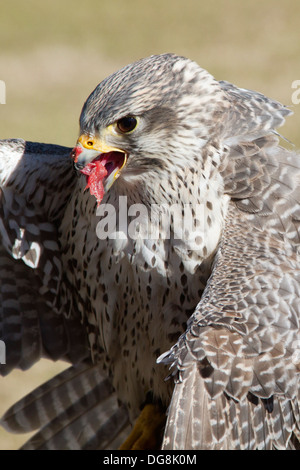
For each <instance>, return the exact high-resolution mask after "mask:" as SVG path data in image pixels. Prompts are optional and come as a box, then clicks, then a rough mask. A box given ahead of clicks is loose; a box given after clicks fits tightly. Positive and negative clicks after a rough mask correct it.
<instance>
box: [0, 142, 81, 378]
mask: <svg viewBox="0 0 300 470" xmlns="http://www.w3.org/2000/svg"><path fill="white" fill-rule="evenodd" d="M69 153H70V149H68V148H65V147H60V146H56V145H48V144H38V143H31V142H25V141H23V140H19V139H15V140H7V141H1V143H0V198H1V205H0V240H1V245H0V246H1V248H0V256H1V267H0V292H1V310H0V338H1V340H2V341H4V343H5V346H6V365H1V367H0V373H1V374H6V373H8V372H9V371H10V370H11V369H12V368H14V367H19V368H21V369H26V368H28V367H30V366H31V365H32V364H33V363H34V362H35V361H36V360H38V359H39V358H40V357H49V358H51V359H54V360H56V359H68V360H70V361H76V360H78V359H79V358H82V357H84V356H86V355H87V351H88V350H87V341H86V338H85V333H84V329H83V328H82V326H81V324H80V319H79V315H78V314H77V312H76V311H73V312H72V313H71V315H69V317H68V318H67V316H66V315H65V313H69V312H63V311H62V306H61V305H60V302H59V292H60V290H61V288H62V283H63V276H62V266H61V259H60V246H59V240H58V230H59V225H60V220H61V217H62V214H63V212H64V209H65V206H66V204H67V202H68V199H69V197H70V194H71V191H72V190H73V188H74V185H75V184H76V178H74V173H73V169H72V164H71V159H70V158H69Z"/></svg>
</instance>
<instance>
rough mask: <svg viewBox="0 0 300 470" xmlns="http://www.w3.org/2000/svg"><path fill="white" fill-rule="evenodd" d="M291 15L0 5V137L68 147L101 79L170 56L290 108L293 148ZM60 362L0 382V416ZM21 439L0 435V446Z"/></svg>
mask: <svg viewBox="0 0 300 470" xmlns="http://www.w3.org/2000/svg"><path fill="white" fill-rule="evenodd" d="M299 18H300V2H298V0H285V1H284V2H283V1H279V0H245V1H243V2H241V1H240V0H215V1H212V2H202V1H199V0H187V1H186V2H182V0H163V1H161V0H159V1H158V0H152V1H151V2H141V1H137V0H127V1H126V2H125V1H124V0H85V1H84V2H79V1H78V0H73V1H71V0H60V1H58V0H52V1H51V2H41V1H38V0H26V2H25V1H24V0H11V1H10V2H2V5H1V9H0V80H3V81H4V82H5V84H6V104H3V105H2V104H1V105H0V138H10V137H23V138H25V139H27V140H34V141H43V142H52V143H57V144H61V145H67V146H72V145H73V144H74V143H75V141H76V138H77V132H78V117H79V113H80V110H81V107H82V104H83V102H84V100H85V99H86V98H87V96H88V94H89V93H90V92H91V91H92V90H93V89H94V88H95V86H96V85H97V84H98V83H99V82H100V81H101V80H102V79H103V78H105V76H107V75H108V74H110V73H112V72H114V71H115V70H117V69H118V68H120V67H121V66H123V65H126V64H127V63H129V62H132V61H134V60H137V59H139V58H141V57H145V56H148V55H151V54H158V53H163V52H175V53H177V54H181V55H185V56H188V57H189V58H191V59H193V60H195V61H197V62H198V63H199V64H200V65H201V66H202V67H203V68H205V69H207V70H209V72H211V73H212V74H213V75H214V76H215V77H216V78H217V79H220V80H221V79H222V80H228V81H231V82H233V83H235V84H236V85H238V86H241V87H243V88H250V89H255V90H258V91H261V92H262V93H264V94H266V95H268V96H270V97H272V98H275V99H277V100H279V101H281V102H283V103H284V104H286V105H288V106H292V109H293V111H294V116H293V117H291V118H289V119H288V122H287V124H286V126H285V127H284V128H283V129H281V130H280V132H281V133H282V134H283V135H284V136H285V137H286V138H287V139H289V140H290V141H292V142H294V144H295V145H296V147H300V132H299V127H300V126H299V124H300V104H297V103H294V104H293V102H292V95H293V93H295V92H296V90H295V89H293V88H292V83H293V82H294V81H295V80H300V61H299V57H300V37H299V36H300V33H299ZM298 88H300V87H299V86H298ZM294 97H295V98H298V99H299V98H300V92H299V93H298V94H297V93H296V94H295V95H294ZM0 339H1V338H0ZM62 366H63V367H65V364H64V365H62V364H61V363H60V364H52V363H50V362H48V361H42V362H40V363H39V364H38V365H37V366H35V367H34V368H33V369H31V370H30V371H27V372H26V373H24V372H20V371H16V372H13V373H12V374H11V375H10V376H8V377H5V378H0V415H1V414H2V413H3V412H4V411H5V410H6V409H7V407H8V406H9V405H10V404H12V403H13V402H14V401H15V400H16V399H17V398H20V397H21V396H23V395H24V394H25V393H26V392H28V391H29V390H30V389H32V388H33V387H34V386H36V385H38V384H39V383H41V382H43V381H44V380H46V379H47V378H48V377H49V376H51V375H54V374H55V373H56V371H57V370H58V369H60V368H61V367H62ZM0 367H1V365H0ZM23 441H24V437H21V438H20V437H19V436H17V437H16V436H11V435H9V434H7V433H5V431H2V430H0V449H15V448H18V446H19V445H20V443H21V442H23Z"/></svg>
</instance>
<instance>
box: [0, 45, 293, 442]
mask: <svg viewBox="0 0 300 470" xmlns="http://www.w3.org/2000/svg"><path fill="white" fill-rule="evenodd" d="M289 114H290V111H289V110H288V109H287V108H286V107H285V106H283V105H281V104H280V103H278V102H275V101H273V100H271V99H269V98H266V97H265V96H264V95H262V94H260V93H257V92H253V91H249V90H243V89H239V88H237V87H235V86H234V85H231V84H229V83H227V82H218V81H217V80H215V79H214V78H213V77H212V76H211V75H210V74H209V73H208V72H206V71H204V70H203V69H201V68H200V67H199V66H198V65H197V64H196V63H194V62H192V61H189V60H188V59H185V58H182V57H177V56H175V55H172V54H165V55H161V56H152V57H150V58H147V59H143V60H141V61H139V62H137V63H135V64H132V65H129V66H127V67H125V68H124V69H122V70H120V71H118V72H116V73H115V74H113V75H111V76H110V77H108V78H107V79H106V80H104V81H103V82H102V83H101V84H100V85H98V87H97V88H96V89H95V90H94V92H93V93H92V94H91V95H90V96H89V98H88V99H87V101H86V103H85V104H84V107H83V110H82V113H81V117H80V135H81V137H80V138H79V140H78V143H77V145H76V147H75V149H74V150H73V152H72V154H71V155H72V157H73V159H74V161H75V166H76V167H77V169H79V170H80V169H81V168H83V167H84V165H86V164H88V163H89V162H91V161H94V160H93V159H95V158H96V157H97V158H98V156H99V154H101V155H102V156H103V155H108V156H109V158H111V160H112V162H111V163H110V165H116V163H115V162H116V161H117V163H118V166H117V167H116V166H115V167H114V169H115V170H116V175H117V176H118V178H117V179H116V178H115V181H114V182H113V185H112V181H109V184H108V180H107V184H106V186H105V184H104V188H105V195H104V198H103V200H102V202H101V204H100V206H99V209H100V211H101V208H105V207H109V208H112V209H114V210H115V214H117V215H118V216H119V217H118V220H117V221H116V222H117V225H116V227H113V231H119V235H120V234H121V236H119V238H118V237H117V238H114V237H112V236H110V237H108V238H106V239H105V238H104V237H102V238H104V239H101V236H100V235H101V234H100V232H101V230H102V229H103V227H104V225H105V224H104V225H101V223H100V224H99V222H100V221H101V220H102V223H103V222H105V221H106V222H107V224H108V226H110V219H109V218H107V219H105V217H106V216H107V214H104V213H102V219H101V216H100V212H98V213H97V212H96V209H97V204H96V200H95V198H94V197H93V196H92V195H91V194H90V192H89V191H84V189H85V186H86V181H85V177H84V176H83V175H80V173H78V172H76V171H75V170H74V168H73V161H72V158H71V157H70V153H71V149H67V148H62V147H58V146H52V145H46V144H36V143H29V142H24V141H22V140H8V141H2V142H1V144H0V182H1V193H0V194H1V206H0V211H1V212H0V234H1V239H2V248H1V265H0V270H1V275H0V287H1V290H0V292H1V306H2V310H1V317H0V339H3V340H4V341H5V343H6V346H7V364H6V366H2V365H1V366H0V371H1V372H2V373H3V374H6V373H7V372H9V371H10V370H11V369H12V368H14V367H20V368H22V369H26V368H28V367H30V365H31V364H33V363H34V362H35V361H36V360H38V359H39V358H40V357H49V358H52V359H59V358H60V359H65V360H67V361H69V362H71V363H72V364H73V366H72V367H71V368H70V369H68V370H67V371H65V372H63V373H62V374H61V375H60V376H58V377H56V378H54V379H53V380H52V381H51V382H49V383H47V384H46V385H44V386H42V387H40V388H39V389H37V390H36V391H34V392H33V394H32V395H30V396H29V397H28V398H25V399H24V400H23V401H20V402H19V403H18V404H16V405H15V406H14V407H12V408H11V410H9V411H8V412H7V414H6V415H5V416H4V418H3V420H2V423H3V425H4V426H6V427H7V428H8V429H11V430H17V431H22V430H23V431H27V430H31V429H38V428H41V430H40V431H39V433H38V434H37V435H36V436H35V437H34V438H33V439H32V440H31V441H29V443H28V444H26V446H25V447H27V448H102V449H103V448H114V447H116V446H119V445H120V444H121V442H122V440H123V439H124V438H125V437H126V435H127V434H128V432H129V429H130V425H131V424H132V423H133V422H134V421H135V419H136V418H137V416H138V414H139V412H140V409H141V407H142V406H143V404H144V403H145V401H152V402H154V403H160V404H161V405H162V406H163V407H164V409H165V410H167V415H168V417H167V423H166V428H165V432H164V438H163V443H162V446H163V448H165V449H273V448H295V447H296V448H297V447H298V446H299V439H300V416H299V399H300V396H299V390H300V389H299V370H300V363H299V359H300V355H299V347H300V345H299V320H300V248H299V245H300V156H299V154H297V153H296V152H291V151H288V150H286V149H284V148H282V147H280V146H279V142H278V140H279V139H278V135H277V133H276V131H275V129H276V128H277V127H278V126H280V125H282V124H283V123H284V119H285V117H286V116H288V115H289ZM127 116H129V117H131V118H134V120H135V121H136V126H135V127H134V128H133V129H130V130H129V131H128V132H127V131H126V132H125V131H123V130H122V131H121V129H122V127H121V126H119V122H120V120H122V119H123V118H124V117H127ZM135 121H134V122H135ZM89 139H90V140H89ZM99 148H101V151H99V150H98V149H99ZM101 158H102V157H101ZM114 159H115V160H114ZM123 159H124V165H123V166H122V165H121V162H123ZM107 168H108V167H107ZM110 168H111V166H110ZM111 180H112V177H111ZM105 181H106V180H105ZM110 186H111V187H110ZM120 197H121V198H120ZM137 204H138V205H142V209H141V206H136V205H137ZM108 205H109V206H108ZM143 208H145V210H146V212H145V213H143ZM124 210H125V214H127V217H128V222H129V225H128V226H127V227H126V225H124V220H123V219H122V217H123V215H122V216H120V214H124ZM151 210H152V212H151ZM128 211H129V212H128ZM139 211H140V212H139ZM141 211H142V212H141ZM161 211H162V213H161ZM150 213H151V220H150V219H147V217H146V216H145V214H150ZM160 217H162V220H160V225H159V219H160ZM180 217H181V218H182V217H183V218H184V220H185V222H186V223H187V224H188V227H189V228H188V230H186V232H188V233H186V232H184V230H183V232H182V233H180V229H181V226H180V224H179V223H178V221H179V220H181V219H180ZM166 221H167V223H166ZM155 227H156V228H157V227H160V230H159V231H156V232H155V230H154V231H153V232H152V234H151V237H149V230H150V229H151V228H152V229H154V228H155ZM184 228H186V225H185V227H184ZM132 234H134V236H132ZM153 234H154V235H153ZM179 235H181V237H180V236H179ZM297 348H298V349H297ZM166 376H169V380H165V377H166ZM174 383H175V386H174Z"/></svg>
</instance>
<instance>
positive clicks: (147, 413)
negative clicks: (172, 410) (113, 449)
mask: <svg viewBox="0 0 300 470" xmlns="http://www.w3.org/2000/svg"><path fill="white" fill-rule="evenodd" d="M165 421H166V415H165V413H164V412H163V411H162V410H161V408H160V407H159V406H158V405H152V404H148V405H146V406H145V407H144V408H143V410H142V412H141V414H140V416H139V417H138V419H137V420H136V422H135V425H134V427H133V430H132V431H131V433H130V435H129V436H128V438H127V439H126V441H125V442H124V443H123V444H122V445H121V447H120V448H119V450H155V449H159V448H160V444H161V440H162V432H163V427H164V424H165Z"/></svg>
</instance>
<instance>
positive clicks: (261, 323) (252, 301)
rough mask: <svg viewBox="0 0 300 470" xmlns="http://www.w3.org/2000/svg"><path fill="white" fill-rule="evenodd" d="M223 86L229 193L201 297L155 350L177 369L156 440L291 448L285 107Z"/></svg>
mask: <svg viewBox="0 0 300 470" xmlns="http://www.w3.org/2000/svg"><path fill="white" fill-rule="evenodd" d="M224 87H225V88H226V89H227V91H228V92H229V99H232V100H233V104H234V107H233V108H232V113H231V116H230V120H229V123H228V129H227V132H228V134H227V137H226V139H225V148H224V166H223V169H222V174H223V177H224V185H225V193H227V194H228V195H230V197H231V201H230V203H229V209H228V212H227V216H226V220H225V223H224V229H223V233H222V237H221V240H220V244H219V247H218V250H217V253H216V256H215V261H214V266H213V271H212V274H211V277H210V279H209V281H208V283H207V286H206V289H205V291H204V293H203V295H202V298H201V300H200V302H199V304H198V306H197V308H196V310H195V312H194V314H193V315H192V317H191V318H190V320H189V323H188V327H187V330H186V332H185V333H184V335H182V336H181V338H180V339H179V341H178V342H177V344H176V345H175V346H174V347H173V348H172V349H171V350H170V351H169V353H167V354H164V355H163V356H162V357H161V358H160V361H163V362H166V363H170V364H171V368H173V372H172V375H174V376H175V378H176V385H175V389H174V393H173V397H172V401H171V404H170V408H169V413H168V420H167V425H166V430H165V436H164V443H163V448H164V449H197V448H198V449H199V448H200V449H271V448H279V449H284V448H297V447H299V441H300V412H299V407H300V387H299V372H300V352H299V351H300V334H299V333H300V331H299V323H300V156H299V155H298V154H296V153H293V152H288V151H287V150H285V149H283V148H280V147H279V146H278V139H277V137H276V136H275V132H273V131H272V127H273V125H274V123H275V124H276V125H278V124H279V123H282V122H283V116H284V115H285V114H287V110H286V108H284V107H283V106H281V108H280V106H279V104H278V103H276V102H272V101H271V100H268V99H267V98H265V97H263V95H259V94H256V93H254V94H253V96H251V99H250V98H249V96H248V95H249V94H251V92H248V91H246V90H241V91H240V93H238V91H237V90H238V89H236V88H235V87H233V86H230V85H229V84H224ZM245 94H246V95H245ZM262 97H263V98H262ZM257 99H259V100H258V101H257ZM251 100H252V103H253V100H254V102H255V103H256V106H252V105H251ZM259 103H260V105H259ZM258 110H260V114H259V115H257V113H258ZM272 113H273V118H272V116H271V114H272ZM275 115H277V117H276V116H275ZM280 115H281V117H280ZM247 123H248V124H247ZM259 123H260V124H259ZM247 126H248V132H247V129H246V127H247Z"/></svg>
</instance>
